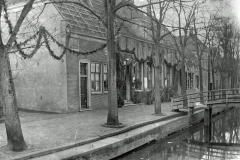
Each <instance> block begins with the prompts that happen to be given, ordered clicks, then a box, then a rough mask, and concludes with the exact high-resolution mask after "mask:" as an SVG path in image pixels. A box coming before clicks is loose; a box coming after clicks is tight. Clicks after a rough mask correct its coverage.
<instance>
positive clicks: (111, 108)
mask: <svg viewBox="0 0 240 160" xmlns="http://www.w3.org/2000/svg"><path fill="white" fill-rule="evenodd" d="M115 3H116V2H115V0H107V10H108V17H107V20H108V23H107V24H108V29H107V47H108V88H109V89H108V117H107V125H119V121H118V106H117V86H116V81H117V78H116V53H115V41H114V40H115V37H114V24H113V22H114V13H113V8H114V7H115Z"/></svg>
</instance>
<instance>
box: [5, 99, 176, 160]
mask: <svg viewBox="0 0 240 160" xmlns="http://www.w3.org/2000/svg"><path fill="white" fill-rule="evenodd" d="M162 112H163V113H164V114H165V115H166V116H155V115H152V114H153V113H154V107H153V105H143V104H142V105H134V106H126V107H123V108H119V121H120V122H121V123H123V124H124V125H125V127H124V128H106V127H102V126H101V125H102V124H104V123H106V121H107V110H93V111H85V112H79V113H75V114H43V113H26V112H20V113H19V115H20V119H21V123H22V129H23V134H24V137H25V140H26V142H27V144H28V146H29V148H28V150H26V151H23V152H12V151H9V150H7V149H6V144H7V141H6V140H7V138H6V132H5V125H4V124H3V123H1V124H0V147H1V148H0V159H1V160H2V159H11V158H14V157H16V156H17V157H18V156H21V155H25V154H29V153H31V152H36V151H40V150H46V149H50V148H55V147H59V146H63V145H68V144H73V143H77V142H81V141H84V140H88V139H92V138H99V136H103V135H105V136H106V135H108V134H113V133H115V132H119V131H123V130H124V129H126V128H131V127H133V126H136V125H139V124H142V123H147V122H150V121H153V120H158V119H162V118H166V117H171V116H174V115H177V114H179V113H176V112H171V108H170V103H163V104H162Z"/></svg>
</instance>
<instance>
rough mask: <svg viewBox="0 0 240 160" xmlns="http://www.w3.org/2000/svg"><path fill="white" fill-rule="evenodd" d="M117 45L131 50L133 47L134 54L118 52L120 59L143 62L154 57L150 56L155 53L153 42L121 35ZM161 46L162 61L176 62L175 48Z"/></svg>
mask: <svg viewBox="0 0 240 160" xmlns="http://www.w3.org/2000/svg"><path fill="white" fill-rule="evenodd" d="M119 47H120V49H121V50H126V49H128V50H131V51H132V50H133V49H134V48H135V51H134V54H130V53H125V52H120V53H121V54H120V57H121V58H122V59H132V60H133V61H134V62H135V61H137V62H145V61H153V60H154V58H152V57H154V54H155V52H154V50H155V49H154V45H153V44H150V43H147V42H143V41H139V40H135V39H132V38H128V37H124V36H121V37H119ZM161 48H162V51H161V53H163V55H164V60H163V61H165V62H166V63H168V64H169V65H172V66H173V65H174V64H176V63H177V60H176V58H175V53H174V52H175V50H173V49H169V48H166V47H161Z"/></svg>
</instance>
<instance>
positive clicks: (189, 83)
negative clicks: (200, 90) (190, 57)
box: [186, 73, 193, 89]
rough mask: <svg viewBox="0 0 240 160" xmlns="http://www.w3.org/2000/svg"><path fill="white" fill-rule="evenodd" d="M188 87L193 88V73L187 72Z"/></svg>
mask: <svg viewBox="0 0 240 160" xmlns="http://www.w3.org/2000/svg"><path fill="white" fill-rule="evenodd" d="M186 87H187V89H193V73H186Z"/></svg>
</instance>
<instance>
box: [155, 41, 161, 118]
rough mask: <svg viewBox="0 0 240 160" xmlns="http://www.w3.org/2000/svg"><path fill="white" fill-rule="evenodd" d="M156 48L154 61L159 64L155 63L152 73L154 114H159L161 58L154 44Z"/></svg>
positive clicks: (158, 47) (158, 49)
mask: <svg viewBox="0 0 240 160" xmlns="http://www.w3.org/2000/svg"><path fill="white" fill-rule="evenodd" d="M155 46H156V55H155V58H156V60H159V63H157V64H158V65H157V67H155V72H154V74H155V75H154V89H155V105H154V106H155V108H154V109H155V114H161V113H162V111H161V91H160V76H161V67H162V59H161V57H162V56H159V54H162V53H160V46H159V44H155Z"/></svg>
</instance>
